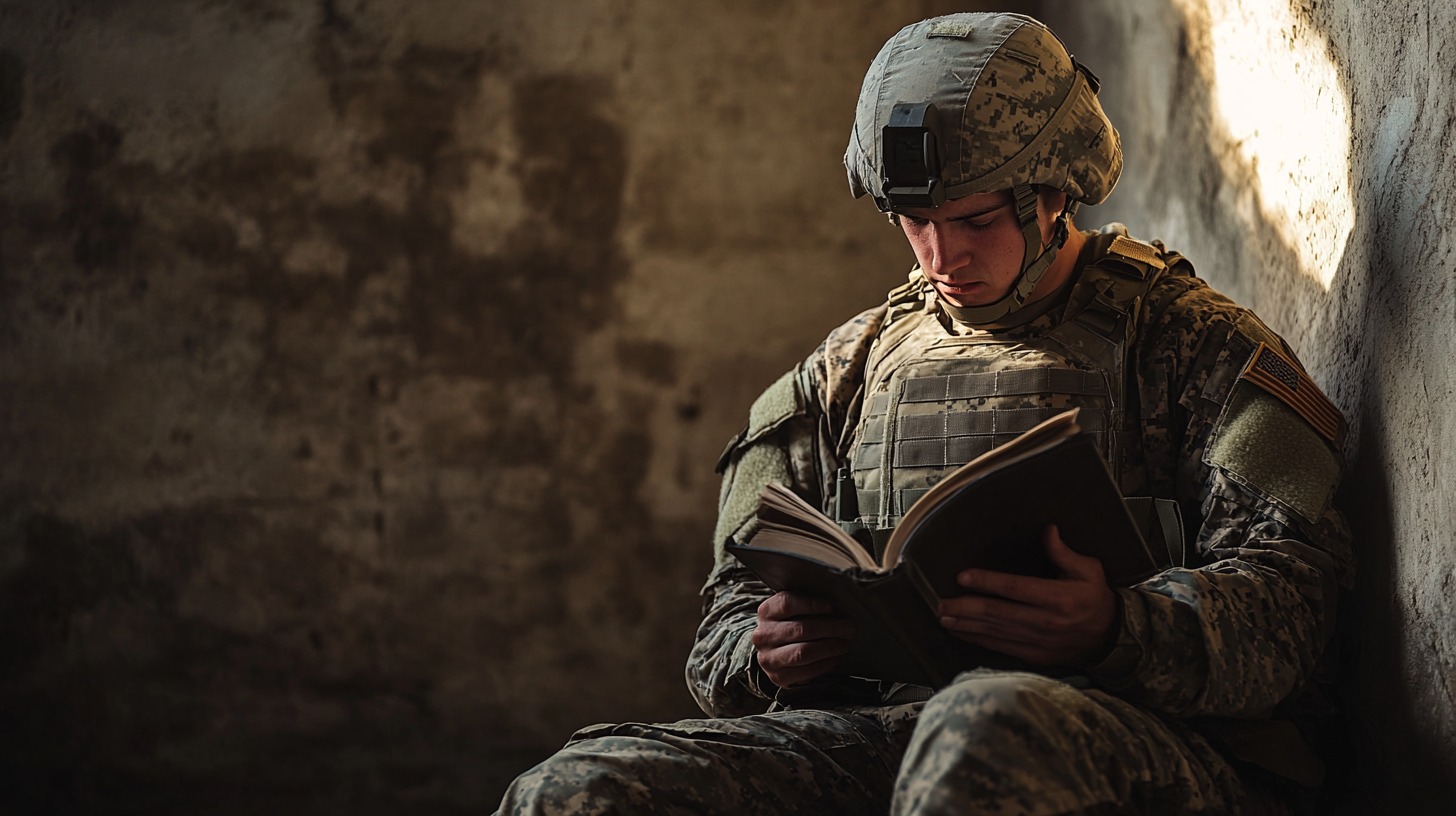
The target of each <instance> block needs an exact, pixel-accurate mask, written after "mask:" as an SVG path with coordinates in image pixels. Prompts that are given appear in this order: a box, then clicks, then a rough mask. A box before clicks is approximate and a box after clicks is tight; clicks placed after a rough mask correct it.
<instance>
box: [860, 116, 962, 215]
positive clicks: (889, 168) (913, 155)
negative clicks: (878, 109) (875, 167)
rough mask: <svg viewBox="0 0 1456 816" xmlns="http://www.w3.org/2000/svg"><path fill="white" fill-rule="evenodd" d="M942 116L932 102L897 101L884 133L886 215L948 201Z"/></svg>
mask: <svg viewBox="0 0 1456 816" xmlns="http://www.w3.org/2000/svg"><path fill="white" fill-rule="evenodd" d="M939 130H940V115H939V113H938V111H936V109H935V105H933V104H931V103H929V102H918V103H912V102H896V103H895V107H894V108H893V109H892V110H891V111H890V121H889V122H888V123H887V124H886V125H885V126H884V128H883V129H882V132H881V137H882V138H881V143H882V148H883V151H884V154H883V156H882V167H883V168H884V174H885V175H884V180H883V181H884V183H883V184H882V185H881V189H882V190H883V191H884V196H883V197H882V198H876V200H875V203H876V204H878V205H879V208H880V210H881V211H882V212H892V211H894V210H896V209H900V208H902V207H939V206H940V205H941V203H943V202H944V201H945V184H944V182H942V181H941V178H940V144H939V141H938V137H937V135H936V134H937V133H938V132H939Z"/></svg>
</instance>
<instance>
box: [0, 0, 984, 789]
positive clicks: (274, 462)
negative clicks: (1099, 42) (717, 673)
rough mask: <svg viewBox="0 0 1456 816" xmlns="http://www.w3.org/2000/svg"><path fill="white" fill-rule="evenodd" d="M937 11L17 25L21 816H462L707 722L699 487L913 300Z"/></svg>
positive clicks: (306, 14)
mask: <svg viewBox="0 0 1456 816" xmlns="http://www.w3.org/2000/svg"><path fill="white" fill-rule="evenodd" d="M965 5H966V4H963V3H960V4H952V3H949V2H931V0H923V1H922V2H908V1H906V2H897V3H889V4H886V3H880V2H873V1H872V0H855V1H854V2H843V3H836V4H834V6H833V10H832V12H831V11H820V10H816V9H817V6H814V5H812V4H794V3H777V2H762V0H754V1H753V2H740V3H732V4H720V3H706V2H677V1H676V0H655V1H654V0H643V1H642V2H636V3H607V2H590V0H569V1H568V2H555V3H527V2H487V3H478V2H464V1H463V0H462V1H460V2H422V3H413V2H400V1H398V0H319V1H318V2H292V1H291V0H112V1H111V2H104V3H103V2H94V1H83V0H9V2H6V3H4V4H3V5H0V144H3V153H0V644H3V647H0V649H3V651H0V734H3V735H4V736H3V739H0V811H4V812H7V813H10V812H20V813H24V812H45V813H67V812H83V813H113V812H115V813H120V812H146V813H151V814H159V813H196V812H207V813H212V814H221V813H233V812H237V813H244V812H246V813H255V812H267V811H280V812H309V813H326V812H348V813H365V814H367V813H398V812H402V811H406V810H407V811H409V812H413V813H429V812H441V813H444V812H455V811H457V810H458V811H465V810H469V811H471V812H478V811H480V809H481V808H482V807H483V806H485V805H488V804H490V803H493V802H494V801H495V800H496V798H497V797H498V796H499V793H500V791H501V789H502V788H503V786H504V785H505V783H506V781H507V780H508V779H509V778H511V777H512V776H514V775H515V774H516V773H518V772H519V771H521V770H523V769H524V768H526V767H528V766H529V765H530V764H532V763H533V762H534V761H535V760H536V759H537V758H539V757H540V756H542V755H544V754H545V753H546V752H548V751H550V750H552V749H554V748H555V747H556V746H558V745H559V744H560V743H561V742H562V741H563V740H565V738H566V737H567V736H568V734H569V733H570V732H571V731H572V730H573V729H575V728H576V727H579V726H581V725H584V724H587V723H590V722H594V721H600V720H611V719H627V718H645V719H662V718H672V717H677V716H682V715H689V714H692V713H694V711H695V709H694V707H693V705H692V703H691V700H690V698H689V697H688V695H687V693H686V691H685V689H684V688H683V683H682V679H681V664H682V660H683V657H684V655H685V653H686V651H687V648H688V644H689V642H690V639H691V634H692V630H693V627H694V625H695V622H696V617H697V609H698V601H697V597H696V590H697V587H698V586H699V585H700V583H701V582H702V579H703V577H704V575H705V574H706V571H707V568H708V565H709V563H710V555H709V541H708V536H709V531H710V529H711V524H712V517H713V505H714V502H715V498H716V488H717V480H716V477H715V476H714V475H713V473H712V463H713V461H714V460H715V459H716V457H717V454H718V452H719V450H720V449H721V447H722V445H723V444H724V442H725V441H726V440H727V439H728V437H729V436H730V435H731V434H732V433H733V432H735V431H736V430H737V428H738V427H739V424H740V423H741V422H742V419H743V416H744V414H745V411H746V407H747V405H748V403H749V401H750V400H751V399H752V397H753V395H754V394H755V393H757V391H758V390H759V389H761V388H762V387H763V386H764V385H766V384H767V383H769V382H771V381H772V379H773V378H774V377H776V376H777V374H778V373H779V372H781V371H782V370H783V369H785V368H786V367H787V366H788V365H790V364H791V363H792V362H793V361H794V360H795V359H798V358H799V357H801V356H803V355H804V354H806V353H807V352H808V351H809V350H810V349H811V348H812V347H813V345H814V344H815V343H817V342H818V340H819V339H820V338H821V337H822V336H823V334H824V332H825V331H826V330H827V329H829V328H830V327H831V326H833V325H835V324H837V323H838V322H839V321H841V320H843V319H844V318H846V317H847V316H849V315H850V314H853V313H854V312H855V311H857V310H859V309H860V308H862V307H863V306H865V305H866V304H868V303H870V302H873V301H874V300H876V299H877V298H878V297H879V296H880V295H881V294H882V293H883V292H884V291H886V290H887V289H889V288H890V287H891V286H893V285H895V284H896V283H897V282H898V281H900V280H902V279H903V278H902V273H903V270H904V269H905V268H907V267H908V265H909V262H910V260H909V256H908V253H907V251H906V250H905V249H904V248H903V247H902V246H901V241H900V239H899V238H898V237H897V236H896V234H895V233H894V232H893V230H892V228H890V227H888V226H887V225H885V223H884V221H883V219H880V218H877V217H876V216H875V215H874V214H873V212H872V208H871V207H869V206H867V205H865V204H864V203H863V202H854V201H852V200H850V199H849V197H848V195H847V194H846V188H845V184H844V179H843V170H842V168H841V166H840V160H839V157H840V155H841V153H842V150H843V146H844V141H845V139H846V138H847V133H848V127H849V123H850V118H851V116H852V112H853V104H854V98H855V95H856V93H857V91H858V84H859V80H860V77H861V76H862V73H863V70H864V68H865V66H866V65H867V63H868V61H869V59H870V58H871V57H872V56H873V54H874V52H875V50H876V49H877V48H878V46H879V44H880V43H881V42H882V41H883V39H884V38H885V37H887V36H888V35H889V34H890V33H892V32H893V31H894V30H896V29H897V28H898V27H899V26H901V25H903V24H905V23H908V22H910V21H913V20H915V19H919V18H921V17H924V16H928V15H931V14H935V13H941V12H944V11H948V10H952V9H953V8H955V7H964V6H965Z"/></svg>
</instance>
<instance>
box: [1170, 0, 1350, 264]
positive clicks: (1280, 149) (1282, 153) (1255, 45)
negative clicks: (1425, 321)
mask: <svg viewBox="0 0 1456 816" xmlns="http://www.w3.org/2000/svg"><path fill="white" fill-rule="evenodd" d="M1297 2H1298V0H1262V2H1260V1H1258V0H1180V5H1181V6H1183V7H1184V11H1185V14H1187V15H1188V16H1189V18H1190V22H1191V21H1192V20H1193V19H1200V18H1201V19H1204V20H1207V21H1208V25H1209V39H1208V42H1209V44H1210V45H1211V46H1212V51H1213V53H1212V54H1211V55H1201V56H1202V57H1203V58H1205V59H1207V60H1208V61H1209V64H1208V67H1209V68H1210V69H1211V71H1210V72H1211V74H1212V79H1213V87H1212V93H1213V100H1214V105H1215V110H1216V113H1217V114H1218V116H1219V117H1220V118H1221V119H1222V121H1223V124H1224V126H1225V127H1226V128H1227V130H1228V137H1229V139H1230V140H1231V141H1232V143H1233V146H1234V147H1235V148H1236V151H1237V155H1238V156H1239V158H1241V159H1242V161H1243V163H1244V164H1245V168H1244V172H1230V173H1229V176H1230V178H1231V179H1238V178H1244V177H1247V175H1246V173H1249V174H1252V176H1253V178H1254V179H1255V182H1256V184H1257V191H1258V195H1259V202H1260V205H1261V207H1262V209H1263V213H1262V215H1263V217H1264V219H1265V221H1266V223H1268V224H1270V225H1272V226H1274V227H1276V228H1277V229H1279V230H1280V232H1281V233H1283V235H1284V237H1285V240H1286V241H1288V243H1289V245H1290V246H1292V247H1294V248H1295V250H1296V251H1297V252H1298V254H1299V258H1300V263H1301V266H1302V267H1303V271H1304V272H1305V274H1307V275H1309V276H1310V277H1312V278H1314V279H1315V280H1317V281H1319V282H1320V284H1321V285H1322V286H1324V288H1325V289H1326V290H1328V289H1329V287H1330V281H1331V280H1332V279H1333V278H1334V275H1335V272H1336V270H1338V268H1339V265H1340V260H1341V258H1342V257H1343V256H1344V251H1345V242H1346V240H1347V239H1348V238H1349V236H1350V231H1351V229H1352V228H1353V227H1354V221H1355V205H1354V201H1353V199H1352V196H1351V193H1350V187H1349V184H1350V103H1349V99H1348V97H1347V95H1346V92H1345V90H1344V86H1343V84H1342V83H1341V81H1340V75H1339V68H1338V66H1336V65H1335V63H1334V61H1333V60H1332V59H1331V58H1330V47H1329V43H1328V41H1327V40H1326V39H1325V37H1324V35H1323V34H1322V33H1321V32H1319V31H1317V30H1315V29H1314V27H1313V26H1311V25H1310V23H1309V21H1308V20H1306V19H1304V18H1303V17H1302V16H1301V15H1299V14H1297V13H1296V12H1295V10H1294V6H1295V5H1296V4H1297ZM1200 11H1201V12H1202V13H1201V14H1200V13H1198V12H1200ZM1227 169H1228V170H1236V168H1227Z"/></svg>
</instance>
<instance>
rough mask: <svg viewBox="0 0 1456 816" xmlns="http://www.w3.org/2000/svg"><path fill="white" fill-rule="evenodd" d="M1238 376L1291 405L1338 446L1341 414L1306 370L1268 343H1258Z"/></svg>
mask: <svg viewBox="0 0 1456 816" xmlns="http://www.w3.org/2000/svg"><path fill="white" fill-rule="evenodd" d="M1239 379H1240V380H1244V381H1247V382H1251V383H1253V384H1254V385H1257V386H1259V387H1260V388H1262V389H1264V390H1265V391H1267V392H1269V393H1270V394H1271V395H1273V396H1274V397H1276V398H1277V399H1278V400H1279V401H1280V402H1282V403H1284V404H1285V405H1288V406H1289V407H1290V408H1293V409H1294V411H1295V413H1297V414H1299V415H1300V416H1301V417H1303V418H1304V421H1305V422H1308V423H1309V424H1310V426H1311V427H1313V428H1314V429H1315V430H1316V431H1318V432H1319V434H1320V436H1323V437H1324V438H1325V439H1326V440H1327V441H1329V442H1330V443H1331V444H1333V445H1336V446H1339V445H1340V443H1341V440H1342V439H1344V435H1345V417H1344V415H1343V414H1341V413H1340V409H1339V408H1336V407H1335V404H1334V403H1333V402H1330V399H1329V397H1326V396H1325V395H1324V392H1322V391H1320V389H1319V386H1317V385H1315V384H1314V380H1311V379H1310V378H1309V376H1308V375H1307V374H1305V373H1304V371H1303V370H1302V369H1301V368H1300V367H1299V366H1298V365H1297V364H1296V363H1295V362H1294V361H1293V360H1290V359H1289V358H1288V357H1285V356H1284V355H1283V354H1280V353H1279V352H1278V351H1277V350H1276V349H1275V348H1274V347H1273V346H1271V345H1269V344H1268V343H1260V344H1259V347H1258V348H1257V349H1255V350H1254V356H1253V357H1250V358H1249V364H1248V365H1246V366H1244V373H1242V374H1240V375H1239Z"/></svg>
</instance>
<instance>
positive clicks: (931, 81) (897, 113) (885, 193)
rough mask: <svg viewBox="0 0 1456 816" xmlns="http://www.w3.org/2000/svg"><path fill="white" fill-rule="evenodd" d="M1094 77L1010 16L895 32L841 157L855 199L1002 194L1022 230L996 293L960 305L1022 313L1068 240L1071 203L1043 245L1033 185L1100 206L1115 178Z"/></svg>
mask: <svg viewBox="0 0 1456 816" xmlns="http://www.w3.org/2000/svg"><path fill="white" fill-rule="evenodd" d="M1097 89H1098V82H1097V78H1096V77H1095V76H1094V75H1093V74H1092V73H1091V72H1090V71H1088V70H1087V69H1086V68H1085V67H1083V66H1081V65H1079V64H1078V63H1077V62H1076V61H1075V60H1074V59H1073V58H1072V57H1071V55H1070V54H1068V53H1067V49H1066V48H1065V47H1064V46H1063V45H1062V43H1061V41H1060V40H1059V39H1057V36H1056V35H1055V34H1053V33H1052V32H1051V31H1050V30H1049V29H1047V27H1046V26H1044V25H1042V24H1041V23H1040V22H1037V21H1036V20H1034V19H1032V18H1030V17H1026V16H1023V15H1019V14H1001V13H985V12H971V13H964V14H953V15H949V16H946V17H937V18H934V19H931V20H924V21H922V22H919V23H916V24H914V25H911V26H907V27H906V28H904V29H901V30H900V32H899V33H898V34H896V35H895V36H894V37H892V38H890V41H889V42H887V43H885V45H884V47H883V48H881V49H880V52H879V54H878V55H877V56H876V57H875V59H874V62H872V63H871V64H870V69H869V72H868V73H867V74H866V75H865V79H864V85H863V87H862V88H861V89H860V95H859V106H858V109H857V110H856V113H855V122H854V132H853V133H852V134H851V135H850V140H849V148H848V149H847V150H846V151H845V154H844V164H845V168H846V169H847V170H848V172H849V187H850V191H851V192H853V193H854V196H855V197H856V198H859V197H861V196H864V195H866V194H868V195H870V196H872V197H873V198H874V200H875V203H876V205H877V206H878V207H879V208H880V210H881V211H884V212H895V211H896V210H899V209H904V208H914V207H936V206H939V205H940V204H941V203H943V202H944V201H946V200H947V199H956V198H961V197H963V196H968V195H973V194H976V193H985V192H993V191H997V190H1010V191H1011V192H1012V194H1013V196H1014V198H1015V201H1016V204H1017V217H1018V219H1019V220H1020V222H1021V228H1022V233H1023V235H1024V236H1025V238H1026V256H1025V258H1024V260H1023V263H1022V272H1021V276H1020V277H1019V278H1018V279H1017V282H1016V283H1015V284H1014V285H1013V286H1012V288H1011V291H1009V292H1008V293H1007V295H1006V297H1005V298H1003V299H1002V300H1000V301H998V302H997V303H994V304H990V305H988V306H982V307H976V308H974V309H971V310H969V311H970V312H971V314H972V319H973V321H974V322H977V323H991V322H994V321H996V320H997V319H999V318H1001V317H1002V316H1004V315H1006V314H1008V313H1010V312H1012V311H1015V310H1017V309H1019V308H1020V307H1021V306H1022V305H1023V304H1024V303H1025V301H1026V298H1027V297H1028V296H1029V295H1030V294H1031V292H1032V290H1033V289H1034V288H1035V287H1036V283H1037V281H1039V280H1040V278H1041V275H1042V273H1043V272H1045V271H1046V268H1047V267H1048V266H1050V265H1051V262H1052V260H1053V259H1054V258H1055V257H1056V252H1057V250H1058V249H1060V247H1061V245H1062V243H1063V242H1064V241H1065V240H1066V230H1067V221H1068V218H1069V217H1070V215H1071V212H1072V209H1073V207H1074V206H1075V205H1072V206H1069V207H1068V208H1067V210H1065V211H1064V212H1063V213H1062V215H1061V216H1060V217H1059V218H1058V229H1057V236H1056V237H1055V238H1054V239H1053V241H1052V243H1051V245H1049V246H1046V247H1043V245H1042V241H1041V231H1040V225H1039V224H1038V223H1037V220H1036V188H1037V186H1038V185H1047V186H1049V187H1052V188H1055V189H1057V190H1061V191H1063V192H1065V193H1067V195H1068V196H1069V197H1070V199H1071V200H1072V201H1076V202H1083V203H1086V204H1098V203H1101V202H1102V201H1103V200H1104V199H1106V198H1107V196H1108V195H1109V194H1110V193H1111V192H1112V188H1113V187H1114V186H1115V185H1116V184H1117V179H1118V177H1119V176H1120V175H1121V174H1122V144H1121V139H1120V138H1119V136H1118V133H1117V130H1116V129H1115V128H1113V126H1112V123H1111V122H1109V121H1108V119H1107V116H1106V114H1104V113H1103V112H1102V106H1101V104H1099V103H1098V101H1097Z"/></svg>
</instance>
